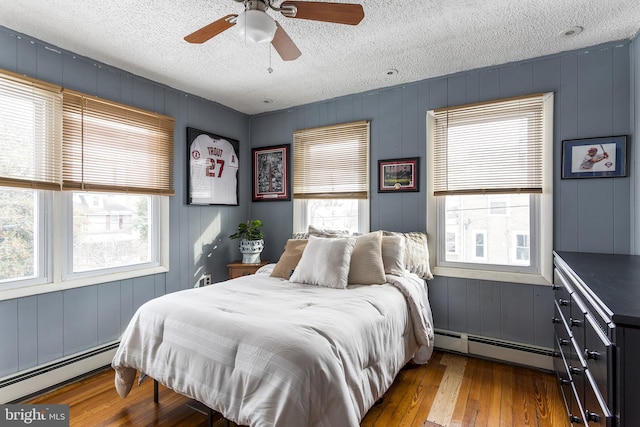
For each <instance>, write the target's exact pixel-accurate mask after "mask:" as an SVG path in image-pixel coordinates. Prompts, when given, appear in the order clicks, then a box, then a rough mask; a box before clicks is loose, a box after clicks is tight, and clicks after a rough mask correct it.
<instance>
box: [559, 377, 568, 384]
mask: <svg viewBox="0 0 640 427" xmlns="http://www.w3.org/2000/svg"><path fill="white" fill-rule="evenodd" d="M569 383H570V381H569V380H565V379H564V378H560V385H569Z"/></svg>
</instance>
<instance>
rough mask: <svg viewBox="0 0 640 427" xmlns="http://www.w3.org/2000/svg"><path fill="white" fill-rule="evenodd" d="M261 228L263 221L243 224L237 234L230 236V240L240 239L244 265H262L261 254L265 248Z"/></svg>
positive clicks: (249, 221) (255, 220)
mask: <svg viewBox="0 0 640 427" xmlns="http://www.w3.org/2000/svg"><path fill="white" fill-rule="evenodd" d="M260 227H262V221H260V220H259V219H254V220H248V221H247V222H241V223H240V224H238V229H237V230H236V232H235V233H233V234H232V235H231V236H229V238H230V239H240V252H241V253H242V263H243V264H259V263H260V253H261V252H262V249H263V248H264V240H263V239H264V233H263V232H262V230H260Z"/></svg>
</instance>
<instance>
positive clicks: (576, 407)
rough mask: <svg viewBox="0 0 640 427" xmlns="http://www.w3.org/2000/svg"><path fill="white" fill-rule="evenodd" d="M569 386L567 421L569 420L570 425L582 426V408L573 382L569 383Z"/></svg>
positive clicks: (583, 423)
mask: <svg viewBox="0 0 640 427" xmlns="http://www.w3.org/2000/svg"><path fill="white" fill-rule="evenodd" d="M570 387H571V390H572V392H571V393H569V394H570V398H571V403H570V404H569V421H570V422H571V425H572V426H576V427H580V426H584V425H585V422H584V409H583V408H582V404H581V403H580V400H579V399H578V396H577V393H576V389H575V387H574V384H573V383H571V386H570Z"/></svg>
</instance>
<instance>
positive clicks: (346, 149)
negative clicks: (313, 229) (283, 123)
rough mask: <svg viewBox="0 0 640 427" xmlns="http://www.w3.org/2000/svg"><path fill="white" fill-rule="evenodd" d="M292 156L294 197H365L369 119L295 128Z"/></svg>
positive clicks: (367, 184)
mask: <svg viewBox="0 0 640 427" xmlns="http://www.w3.org/2000/svg"><path fill="white" fill-rule="evenodd" d="M293 156H294V162H293V197H294V198H297V199H339V198H343V199H366V198H368V196H369V122H368V121H358V122H351V123H343V124H339V125H332V126H324V127H319V128H312V129H304V130H297V131H295V132H294V133H293Z"/></svg>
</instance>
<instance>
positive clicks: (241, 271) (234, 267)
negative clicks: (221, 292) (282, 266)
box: [227, 261, 269, 279]
mask: <svg viewBox="0 0 640 427" xmlns="http://www.w3.org/2000/svg"><path fill="white" fill-rule="evenodd" d="M268 263H269V262H268V261H262V262H261V263H260V264H243V263H241V262H240V261H234V262H232V263H230V264H227V268H228V269H229V279H235V278H236V277H242V276H250V275H252V274H255V272H256V271H258V269H259V268H260V267H262V266H263V265H267V264H268Z"/></svg>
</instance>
